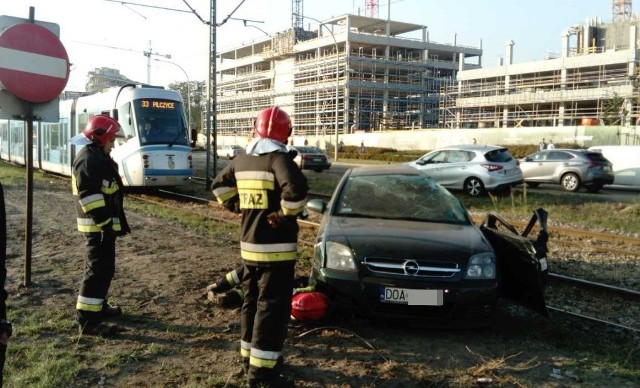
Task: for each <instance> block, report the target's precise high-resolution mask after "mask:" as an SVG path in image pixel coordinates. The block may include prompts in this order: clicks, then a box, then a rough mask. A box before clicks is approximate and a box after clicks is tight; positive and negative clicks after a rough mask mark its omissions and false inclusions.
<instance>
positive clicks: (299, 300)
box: [291, 292, 329, 322]
mask: <svg viewBox="0 0 640 388" xmlns="http://www.w3.org/2000/svg"><path fill="white" fill-rule="evenodd" d="M328 307H329V302H328V301H327V297H326V296H324V294H322V293H320V292H302V293H299V294H296V295H294V296H293V298H292V299H291V316H292V317H293V318H295V319H296V320H298V321H303V322H304V321H317V320H318V319H321V318H322V317H324V315H325V314H326V312H327V308H328Z"/></svg>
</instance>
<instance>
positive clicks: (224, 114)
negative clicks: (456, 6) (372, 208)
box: [216, 14, 482, 137]
mask: <svg viewBox="0 0 640 388" xmlns="http://www.w3.org/2000/svg"><path fill="white" fill-rule="evenodd" d="M304 18H305V19H311V20H314V21H315V22H317V23H318V24H316V28H315V29H311V28H307V29H305V28H303V27H301V23H300V20H297V21H294V25H293V27H292V28H291V29H290V30H288V31H284V32H281V33H277V34H275V35H272V36H268V37H264V38H262V39H258V40H256V41H254V42H252V43H250V44H246V45H242V46H240V47H236V48H232V49H228V50H225V51H222V52H219V54H218V58H219V61H220V62H219V65H218V66H217V75H218V77H217V97H216V98H217V105H216V107H217V111H216V119H217V132H218V135H222V136H224V135H233V134H247V133H249V131H250V129H251V128H252V125H253V120H254V118H255V117H256V114H257V113H258V112H259V111H260V110H261V109H263V108H264V107H266V106H270V105H274V104H276V105H279V106H281V107H282V108H283V109H285V110H286V111H287V112H289V113H290V115H291V117H292V120H293V123H294V134H295V135H298V136H307V135H309V136H311V135H313V136H316V137H318V136H321V137H322V136H326V135H330V134H335V135H337V134H348V133H356V132H368V131H379V130H385V131H388V130H396V129H412V128H416V129H417V128H430V127H436V126H437V124H438V122H441V121H442V120H441V119H440V118H439V93H440V90H441V88H442V87H443V86H444V85H446V84H447V83H451V82H452V81H453V80H454V79H455V78H456V75H457V73H458V71H459V70H461V69H465V68H466V69H479V68H480V67H481V56H482V48H481V47H470V46H463V45H459V44H457V41H456V37H454V41H453V42H452V43H448V44H443V43H437V42H433V41H431V40H430V39H429V31H428V29H427V27H426V26H424V25H419V24H412V23H404V22H399V21H392V20H383V19H379V18H376V17H371V16H360V15H352V14H347V15H342V16H338V17H335V18H332V19H329V20H325V21H322V22H320V21H318V20H316V19H313V18H310V17H304ZM298 19H301V18H298ZM336 131H337V132H336Z"/></svg>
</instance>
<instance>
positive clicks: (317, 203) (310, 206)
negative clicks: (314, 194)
mask: <svg viewBox="0 0 640 388" xmlns="http://www.w3.org/2000/svg"><path fill="white" fill-rule="evenodd" d="M306 208H307V210H309V211H312V212H314V213H320V214H322V213H324V211H325V210H327V203H326V202H325V201H324V200H322V199H317V198H316V199H312V200H310V201H309V202H307V205H306Z"/></svg>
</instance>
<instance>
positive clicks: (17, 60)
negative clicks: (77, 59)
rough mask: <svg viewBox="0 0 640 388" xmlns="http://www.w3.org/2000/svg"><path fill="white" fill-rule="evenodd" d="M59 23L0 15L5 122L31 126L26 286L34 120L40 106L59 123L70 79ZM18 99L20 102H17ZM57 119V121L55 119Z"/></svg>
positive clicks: (27, 265)
mask: <svg viewBox="0 0 640 388" xmlns="http://www.w3.org/2000/svg"><path fill="white" fill-rule="evenodd" d="M59 37H60V28H59V26H58V25H57V24H52V23H41V22H36V21H35V9H34V7H29V19H19V18H14V17H7V16H0V89H5V90H0V92H1V93H0V102H7V107H8V108H9V109H11V110H7V109H4V108H3V109H0V119H15V118H17V119H21V120H24V121H26V123H27V130H26V134H25V140H26V141H25V150H24V155H25V164H26V170H27V171H26V174H27V177H26V179H27V182H26V186H27V219H26V226H25V262H24V285H25V286H27V285H29V284H30V283H31V242H32V240H31V235H32V230H33V121H34V120H35V119H39V120H42V119H43V117H36V116H35V115H34V110H35V109H36V108H35V107H40V108H39V109H42V111H43V112H47V113H48V116H50V117H46V119H47V120H48V121H56V122H57V121H58V120H59V116H60V112H59V107H58V96H59V95H60V93H62V91H63V90H64V88H65V86H67V82H68V80H69V56H68V55H67V51H66V50H65V48H64V46H63V45H62V42H60V39H59ZM16 100H18V101H16ZM54 118H55V120H53V119H54Z"/></svg>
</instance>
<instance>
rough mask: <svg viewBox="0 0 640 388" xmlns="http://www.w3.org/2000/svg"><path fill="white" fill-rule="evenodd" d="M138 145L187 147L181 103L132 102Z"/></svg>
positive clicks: (149, 100) (187, 138)
mask: <svg viewBox="0 0 640 388" xmlns="http://www.w3.org/2000/svg"><path fill="white" fill-rule="evenodd" d="M134 110H135V117H136V123H137V125H138V136H139V137H140V145H149V144H171V145H189V137H188V133H187V125H186V122H185V117H184V109H183V106H182V103H181V102H178V101H174V100H162V99H140V100H135V101H134Z"/></svg>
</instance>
